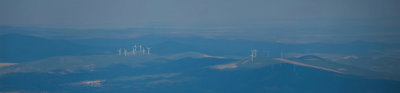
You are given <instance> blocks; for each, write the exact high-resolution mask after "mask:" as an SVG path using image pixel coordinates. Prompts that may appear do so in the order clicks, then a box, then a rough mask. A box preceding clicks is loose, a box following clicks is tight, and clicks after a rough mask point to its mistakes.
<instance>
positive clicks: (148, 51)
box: [147, 47, 151, 55]
mask: <svg viewBox="0 0 400 93" xmlns="http://www.w3.org/2000/svg"><path fill="white" fill-rule="evenodd" d="M150 49H151V48H150V47H148V48H147V55H150Z"/></svg>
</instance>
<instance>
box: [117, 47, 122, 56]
mask: <svg viewBox="0 0 400 93" xmlns="http://www.w3.org/2000/svg"><path fill="white" fill-rule="evenodd" d="M121 54H122V53H121V48H119V50H118V56H121Z"/></svg>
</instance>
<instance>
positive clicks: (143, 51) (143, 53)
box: [142, 47, 146, 55]
mask: <svg viewBox="0 0 400 93" xmlns="http://www.w3.org/2000/svg"><path fill="white" fill-rule="evenodd" d="M145 54H146V50H145V48H144V47H143V50H142V55H145Z"/></svg>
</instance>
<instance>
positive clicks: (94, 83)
mask: <svg viewBox="0 0 400 93" xmlns="http://www.w3.org/2000/svg"><path fill="white" fill-rule="evenodd" d="M105 81H106V80H92V81H82V82H77V83H72V84H71V85H80V86H89V87H101V86H103V85H102V83H103V82H105Z"/></svg>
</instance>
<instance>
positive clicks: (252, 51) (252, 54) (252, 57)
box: [250, 49, 254, 63]
mask: <svg viewBox="0 0 400 93" xmlns="http://www.w3.org/2000/svg"><path fill="white" fill-rule="evenodd" d="M250 52H251V55H250V58H251V63H253V59H254V50H253V49H251V50H250Z"/></svg>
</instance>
